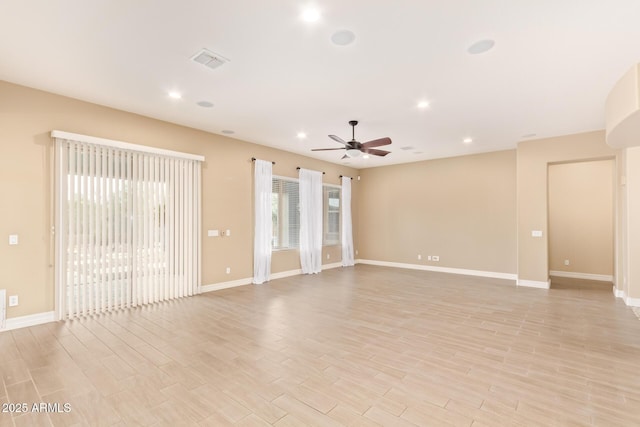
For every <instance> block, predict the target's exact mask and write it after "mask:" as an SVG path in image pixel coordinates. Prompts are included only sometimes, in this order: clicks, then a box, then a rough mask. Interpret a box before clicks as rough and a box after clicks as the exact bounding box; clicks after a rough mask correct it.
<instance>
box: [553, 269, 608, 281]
mask: <svg viewBox="0 0 640 427" xmlns="http://www.w3.org/2000/svg"><path fill="white" fill-rule="evenodd" d="M549 276H555V277H569V278H572V279H584V280H597V281H599V282H613V276H612V275H607V274H591V273H576V272H573V271H555V270H551V271H549Z"/></svg>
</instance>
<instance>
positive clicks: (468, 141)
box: [462, 138, 473, 144]
mask: <svg viewBox="0 0 640 427" xmlns="http://www.w3.org/2000/svg"><path fill="white" fill-rule="evenodd" d="M462 142H464V143H465V144H471V143H472V142H473V139H471V138H465V139H463V140H462Z"/></svg>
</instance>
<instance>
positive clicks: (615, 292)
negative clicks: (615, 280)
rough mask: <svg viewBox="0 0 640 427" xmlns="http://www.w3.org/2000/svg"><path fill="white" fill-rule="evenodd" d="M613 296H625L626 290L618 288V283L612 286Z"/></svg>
mask: <svg viewBox="0 0 640 427" xmlns="http://www.w3.org/2000/svg"><path fill="white" fill-rule="evenodd" d="M611 289H612V291H613V296H615V297H616V298H624V290H622V289H618V288H616V285H613V286H611Z"/></svg>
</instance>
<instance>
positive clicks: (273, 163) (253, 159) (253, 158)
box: [251, 157, 276, 165]
mask: <svg viewBox="0 0 640 427" xmlns="http://www.w3.org/2000/svg"><path fill="white" fill-rule="evenodd" d="M256 160H258V159H256V158H255V157H252V158H251V161H252V162H255V161H256ZM271 164H272V165H275V164H276V162H271Z"/></svg>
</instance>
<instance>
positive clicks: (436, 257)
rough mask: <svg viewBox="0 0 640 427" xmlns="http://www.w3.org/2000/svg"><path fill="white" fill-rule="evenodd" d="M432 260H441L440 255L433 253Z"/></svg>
mask: <svg viewBox="0 0 640 427" xmlns="http://www.w3.org/2000/svg"><path fill="white" fill-rule="evenodd" d="M431 260H432V261H440V255H432V256H431Z"/></svg>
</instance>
